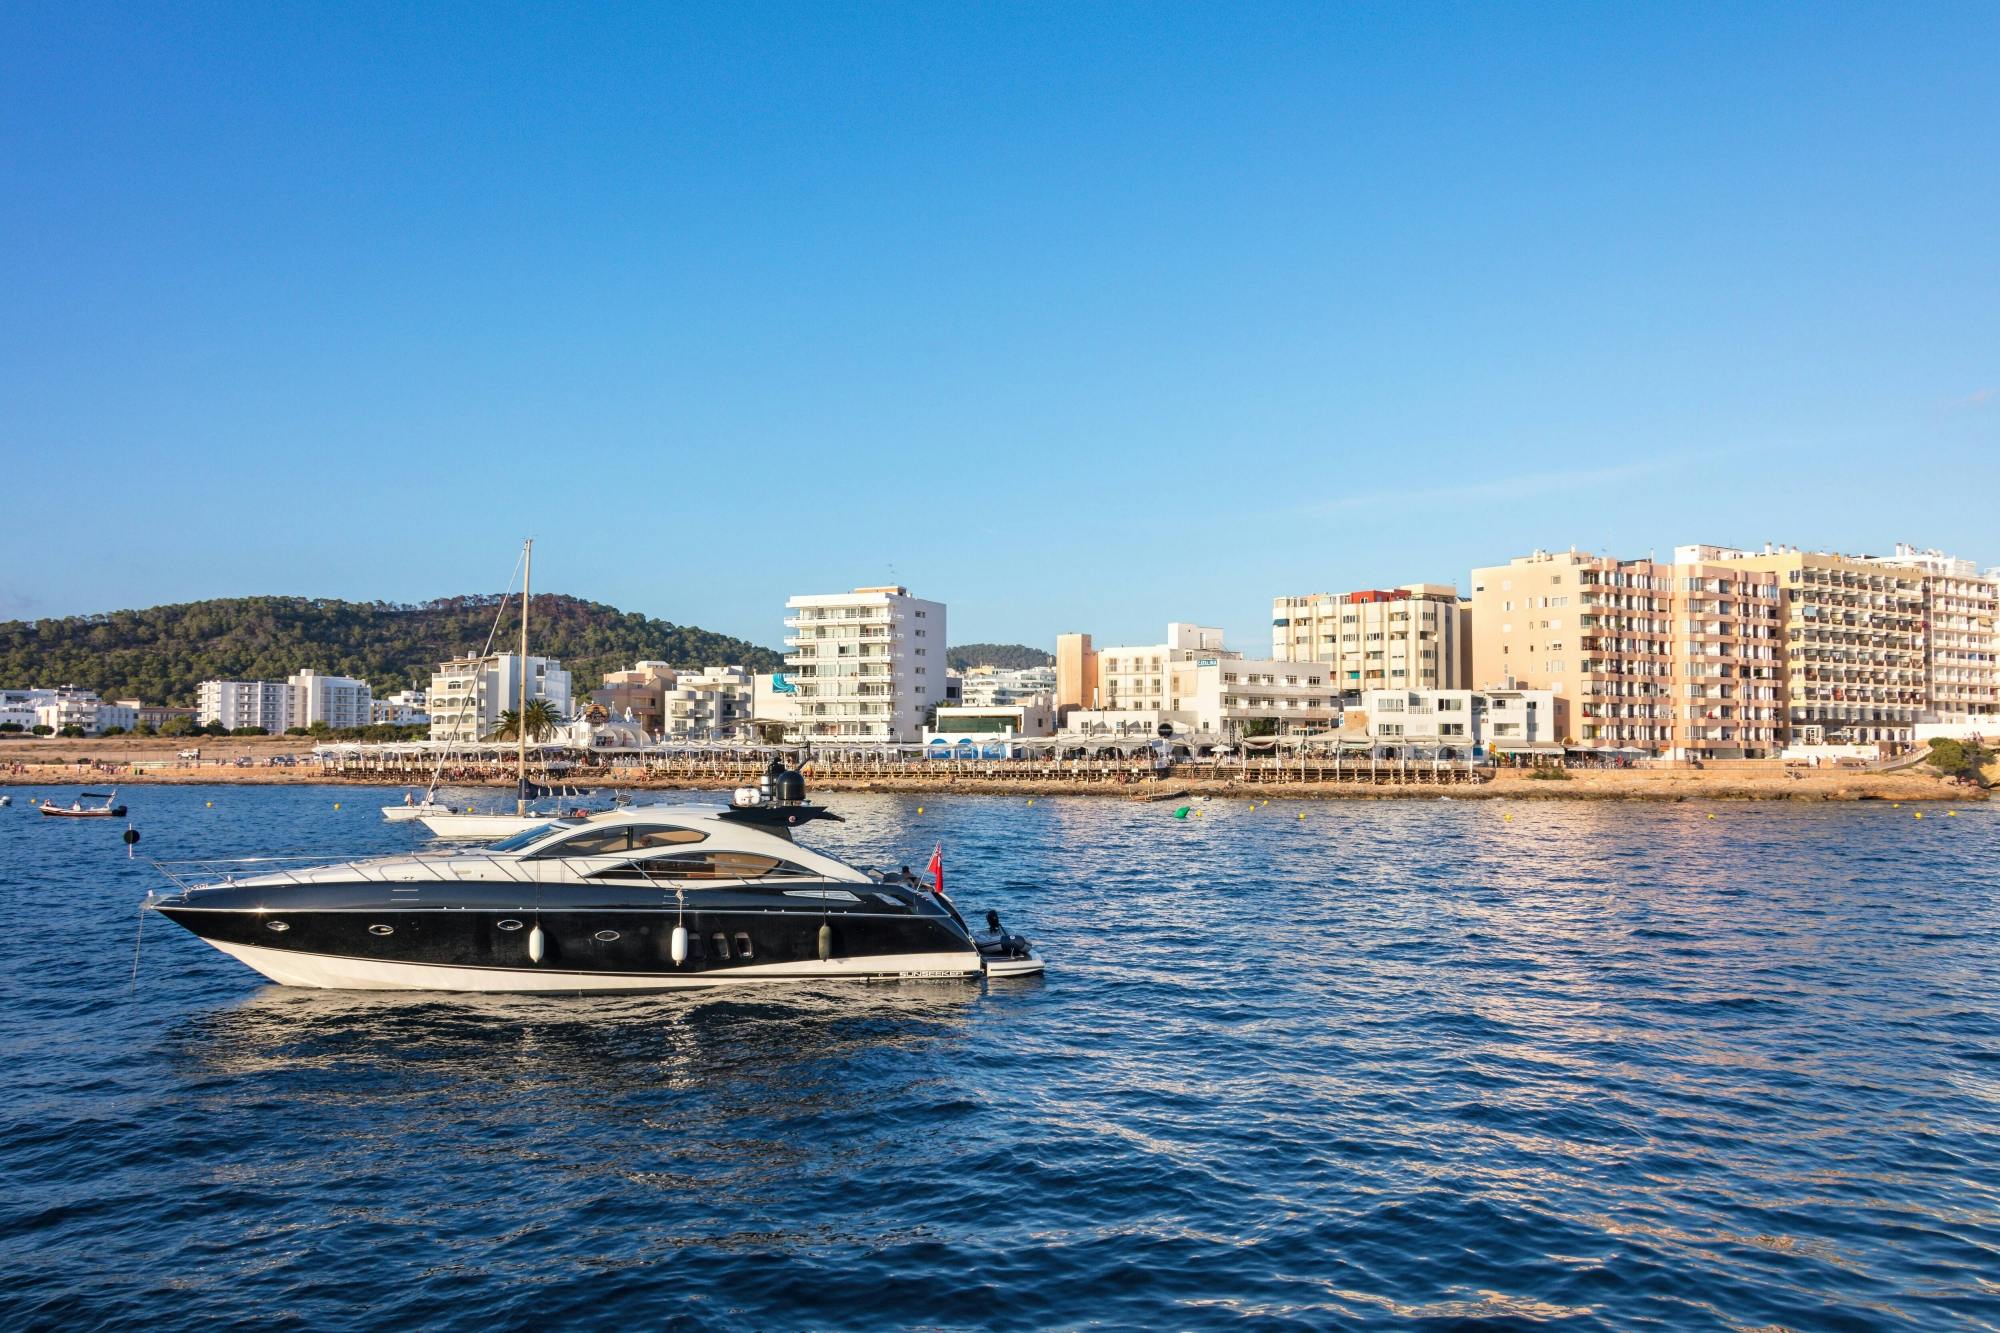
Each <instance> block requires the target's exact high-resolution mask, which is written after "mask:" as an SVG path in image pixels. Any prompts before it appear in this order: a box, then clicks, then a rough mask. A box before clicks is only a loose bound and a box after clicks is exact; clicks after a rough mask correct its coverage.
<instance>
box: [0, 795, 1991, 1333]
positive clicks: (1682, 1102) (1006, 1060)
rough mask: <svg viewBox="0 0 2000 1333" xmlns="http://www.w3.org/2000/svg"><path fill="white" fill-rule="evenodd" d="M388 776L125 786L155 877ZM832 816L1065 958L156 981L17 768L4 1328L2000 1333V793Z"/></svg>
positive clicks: (162, 972)
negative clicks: (341, 989) (730, 990)
mask: <svg viewBox="0 0 2000 1333" xmlns="http://www.w3.org/2000/svg"><path fill="white" fill-rule="evenodd" d="M387 795H390V794H388V793H376V792H366V791H362V790H358V789H354V788H342V789H333V788H310V787H309V788H291V789H284V788H263V789H259V788H228V787H221V788H131V789H128V790H127V791H126V793H125V797H126V799H127V800H128V801H129V803H130V805H131V806H132V816H133V819H134V821H135V823H136V824H137V825H138V826H139V827H140V829H141V830H142V831H143V835H144V842H143V844H142V846H143V848H144V849H145V850H147V851H149V852H151V853H153V854H154V855H157V856H161V857H163V858H165V857H171V856H200V855H216V856H221V855H240V854H247V853H251V852H257V851H272V850H278V849H286V848H315V849H323V850H342V851H345V850H350V849H351V850H353V851H354V852H356V853H361V852H372V851H381V850H390V849H394V848H399V847H403V846H407V845H410V844H412V843H414V842H417V841H419V840H420V838H421V834H420V832H419V831H416V830H411V829H408V828H405V827H391V826H388V825H386V824H384V823H383V822H382V821H381V820H380V819H379V817H378V816H377V814H376V807H377V806H378V805H379V804H380V803H381V801H382V800H383V799H384V798H385V796H387ZM336 801H337V802H339V803H340V804H341V806H342V807H343V808H341V809H339V810H336V809H335V808H334V803H335V802H336ZM211 802H212V804H210V803H211ZM832 804H833V805H834V806H835V808H836V809H839V810H841V811H842V812H844V813H845V814H847V815H848V817H849V820H850V822H849V823H847V824H845V825H841V826H826V825H823V826H819V827H818V828H816V829H815V830H814V831H813V833H814V837H813V838H812V839H811V840H812V841H815V842H817V843H818V844H820V845H824V846H827V847H829V848H830V849H832V850H835V851H837V852H839V853H841V854H843V855H846V856H848V857H849V858H850V859H853V860H856V861H858V862H861V863H863V864H868V863H875V864H887V865H893V864H897V863H902V862H908V863H911V864H918V865H920V864H922V862H923V861H924V859H925V858H926V857H927V856H928V855H929V852H930V848H931V846H932V844H933V843H934V842H937V841H942V842H943V843H944V845H945V853H946V859H947V867H948V872H949V876H950V880H951V884H952V887H953V890H954V896H956V897H957V898H958V900H959V902H960V903H961V904H962V905H964V906H966V907H968V908H971V909H974V910H978V909H983V908H986V907H988V906H992V907H997V908H999V909H1000V910H1001V911H1002V913H1003V914H1004V915H1005V917H1006V918H1007V921H1008V923H1009V924H1010V925H1011V926H1013V927H1015V928H1017V929H1020V930H1023V931H1025V932H1026V933H1028V934H1030V935H1032V936H1033V937H1034V938H1035V940H1036V942H1037V945H1038V947H1039V948H1040V949H1041V950H1042V951H1043V952H1044V953H1046V955H1047V956H1048V959H1049V964H1050V971H1049V974H1048V976H1047V977H1046V979H1045V980H1043V981H1040V982H1015V983H996V984H994V985H993V986H991V987H990V988H986V989H980V988H977V987H972V986H947V985H909V986H896V987H865V988H863V987H856V988H833V989H824V990H809V989H800V990H790V989H787V990H782V991H767V992H764V993H760V994H757V995H754V996H740V997H732V996H722V997H713V996H710V997H705V998H704V997H693V998H690V997H685V996H683V997H639V998H634V997H621V998H608V999H607V998H595V999H591V998H546V997H544V998H512V997H502V998H460V997H422V996H409V995H380V994H374V995H370V994H339V993H331V992H302V991H287V990H283V989H280V988H276V987H272V986H269V985H267V984H265V983H264V982H263V981H262V980H261V979H260V978H259V977H257V976H255V975H254V974H253V973H251V972H249V971H247V970H245V969H244V968H242V967H241V966H240V965H238V964H236V963H234V962H232V961H231V960H230V959H228V958H226V957H224V956H223V955H222V954H220V953H217V952H215V951H213V950H211V949H210V948H208V947H207V946H206V945H203V944H201V943H200V942H199V941H197V940H195V939H194V938H192V937H191V936H188V935H186V934H184V933H182V932H181V931H179V930H178V928H176V927H174V926H172V925H170V924H169V923H167V922H165V921H163V920H162V919H160V918H157V917H155V918H153V919H152V920H151V921H150V922H149V923H148V924H147V926H146V930H145V935H144V945H143V949H142V951H141V952H140V954H139V958H138V973H137V985H136V988H134V987H133V985H132V979H133V962H134V948H133V945H134V933H135V930H134V928H135V925H136V924H137V917H136V914H135V911H134V907H135V905H136V903H137V902H138V900H139V898H140V897H141V896H142V895H143V894H144V892H145V891H146V889H147V888H148V887H149V885H150V884H151V883H152V882H153V874H152V872H151V870H150V868H149V867H148V866H147V865H146V863H145V862H144V861H143V860H140V861H131V862H128V861H127V860H126V858H125V855H124V852H123V849H122V847H121V845H120V843H119V840H118V837H119V831H120V830H119V829H118V828H117V827H107V826H103V825H97V824H89V823H82V824H72V823H66V822H58V821H54V820H45V819H41V818H39V817H38V816H36V815H35V814H34V813H33V812H32V811H30V810H27V809H25V808H24V807H25V805H26V798H25V793H23V792H21V791H19V790H18V789H17V790H16V802H15V805H14V808H12V809H8V810H0V896H3V897H4V905H5V909H6V911H5V918H4V919H5V921H6V923H7V928H6V929H5V930H4V931H0V1071H4V1073H0V1327H6V1328H21V1327H31V1326H37V1325H43V1326H55V1325H60V1326H65V1327H77V1326H85V1325H119V1324H141V1323H143V1324H146V1325H148V1326H151V1327H176V1326H192V1325H197V1324H205V1323H208V1322H210V1321H213V1320H217V1319H224V1320H244V1321H250V1320H254V1321H256V1322H258V1323H260V1324H272V1325H289V1326H299V1327H313V1328H382V1327H403V1326H413V1325H424V1326H429V1327H437V1328H464V1329H481V1330H485V1329H498V1328H521V1327H528V1326H534V1325H541V1324H567V1325H582V1326H612V1325H618V1326H624V1327H652V1326H660V1325H678V1326H689V1327H695V1326H711V1325H716V1326H719V1325H732V1326H736V1327H785V1326H816V1327H857V1328H859V1327H879V1326H884V1325H925V1326H938V1325H945V1326H987V1327H1005V1328H1028V1327H1041V1326H1051V1325H1056V1326H1069V1325H1077V1324H1084V1323H1095V1324H1098V1325H1101V1326H1119V1327H1124V1326H1149V1327H1234V1326H1263V1325H1274V1326H1275V1325H1287V1324H1289V1325H1297V1326H1305V1327H1327V1326H1400V1325H1417V1326H1425V1325H1429V1326H1446V1325H1454V1324H1460V1323H1464V1322H1466V1321H1476V1320H1492V1321H1498V1322H1501V1323H1517V1324H1526V1323H1530V1322H1539V1323H1544V1324H1548V1325H1554V1326H1568V1327H1579V1328H1599V1327H1602V1328H1633V1327H1648V1326H1650V1327H1659V1328H1675V1329H1679V1328H1740V1329H1763V1328H1772V1327H1789V1328H1798V1329H1807V1328H1813V1329H1819V1328H1879V1327H1897V1326H1900V1327H1909V1328H1937V1327H1950V1326H1963V1327H1993V1326H1994V1325H1995V1324H1996V1323H2000V943H1996V938H1997V937H1996V930H2000V909H1996V906H1995V899H1996V895H2000V866H1997V865H1996V853H2000V820H1996V818H1995V817H1994V814H1993V813H1992V812H1991V811H1990V810H1988V809H1984V808H1980V807H1968V808H1965V809H1962V810H1961V811H1960V812H1959V813H1958V814H1957V815H1955V816H1953V815H1948V814H1946V813H1945V811H1944V810H1942V809H1938V810H1932V811H1927V812H1926V814H1925V817H1924V818H1922V819H1916V818H1914V817H1913V811H1911V810H1909V809H1896V808H1893V807H1889V806H1852V807H1824V808H1813V807H1796V808H1794V807H1786V806H1753V805H1712V806H1705V805H1701V804H1698V803H1689V804H1684V805H1665V806H1639V805H1608V804H1587V803H1581V802H1579V803H1573V804H1572V803H1558V804H1535V803H1484V802H1445V801H1427V802H1426V801H1409V802H1348V803H1332V804H1323V805H1322V804H1287V803H1283V802H1276V801H1274V802H1272V803H1270V804H1269V805H1267V806H1264V807H1262V808H1253V806H1252V805H1251V803H1250V802H1248V801H1238V802H1233V803H1222V802H1215V803H1211V804H1210V805H1209V806H1208V807H1207V808H1206V810H1205V812H1204V813H1203V814H1201V815H1199V816H1193V817H1190V818H1188V819H1187V820H1185V821H1177V820H1175V819H1174V818H1173V817H1172V812H1171V809H1170V808H1169V807H1164V806H1158V805H1137V804H1127V803H1123V802H1114V801H1109V800H1096V799H1069V800H1051V799H1043V800H1039V801H1036V802H1035V803H1034V804H1032V805H1030V804H1029V803H1028V802H1027V801H1025V800H1020V799H1004V798H976V797H931V798H925V799H923V800H921V801H919V800H917V799H903V798H900V797H887V796H839V797H834V798H832ZM920 805H921V806H922V813H919V806H920ZM1711 815H1712V816H1713V817H1712V818H1711ZM1301 816H1303V818H1301ZM822 830H824V831H823V832H822Z"/></svg>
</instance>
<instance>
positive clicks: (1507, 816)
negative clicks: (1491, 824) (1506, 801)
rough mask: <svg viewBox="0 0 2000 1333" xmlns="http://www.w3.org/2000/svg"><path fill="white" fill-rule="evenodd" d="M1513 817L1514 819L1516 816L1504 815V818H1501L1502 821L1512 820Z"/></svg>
mask: <svg viewBox="0 0 2000 1333" xmlns="http://www.w3.org/2000/svg"><path fill="white" fill-rule="evenodd" d="M1513 817H1514V816H1512V815H1502V816H1500V818H1502V819H1512V818H1513Z"/></svg>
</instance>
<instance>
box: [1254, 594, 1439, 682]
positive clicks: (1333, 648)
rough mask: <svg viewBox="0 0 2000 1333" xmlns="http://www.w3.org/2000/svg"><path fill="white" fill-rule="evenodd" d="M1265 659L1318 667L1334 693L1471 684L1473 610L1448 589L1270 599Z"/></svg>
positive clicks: (1311, 595)
mask: <svg viewBox="0 0 2000 1333" xmlns="http://www.w3.org/2000/svg"><path fill="white" fill-rule="evenodd" d="M1271 656H1272V658H1273V659H1275V660H1277V661H1280V662H1323V663H1325V664H1326V665H1327V667H1328V668H1329V669H1330V672H1331V675H1332V684H1333V688H1334V690H1335V692H1336V693H1338V694H1342V695H1358V694H1361V693H1362V692H1363V691H1366V690H1405V689H1407V690H1463V689H1470V688H1471V687H1472V684H1473V682H1472V611H1471V608H1470V606H1469V605H1468V604H1467V603H1465V602H1462V601H1460V600H1459V596H1458V590H1457V589H1456V588H1454V587H1452V586H1451V585H1450V584H1438V583H1409V584H1405V585H1403V586H1402V587H1400V588H1390V589H1387V590H1369V591H1363V592H1343V593H1327V592H1320V593H1312V594H1310V595H1308V596H1304V597H1279V598H1275V599H1273V600H1272V602H1271Z"/></svg>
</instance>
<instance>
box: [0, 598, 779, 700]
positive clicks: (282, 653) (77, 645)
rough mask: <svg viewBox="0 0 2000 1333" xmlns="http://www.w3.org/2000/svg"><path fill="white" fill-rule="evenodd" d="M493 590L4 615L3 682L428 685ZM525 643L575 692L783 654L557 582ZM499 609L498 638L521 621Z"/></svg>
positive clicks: (476, 643) (103, 686)
mask: <svg viewBox="0 0 2000 1333" xmlns="http://www.w3.org/2000/svg"><path fill="white" fill-rule="evenodd" d="M500 601H501V599H500V597H499V596H497V595H492V596H471V597H447V598H442V599H440V600H438V601H434V602H424V603H422V604H421V605H417V606H398V605H392V604H390V603H387V602H342V601H334V600H330V599H324V598H315V597H232V598H223V599H218V600H215V601H207V602H183V603H180V604H178V605H175V606H155V607H151V608H149V609H147V610H144V611H113V612H110V613H109V614H106V615H94V616H69V617H66V618H63V619H53V620H10V621H5V622H0V687H8V688H29V687H35V686H53V685H82V686H85V687H87V688H90V689H94V690H96V691H97V692H98V693H100V694H102V695H103V696H104V697H105V698H107V699H113V698H120V699H123V698H138V699H142V700H144V701H146V702H147V703H168V704H182V705H185V704H192V703H193V702H194V701H195V687H196V685H197V684H198V683H199V682H201V681H204V680H210V679H215V678H221V679H224V680H283V679H284V678H285V677H286V676H288V675H290V674H291V673H292V672H294V671H298V670H300V669H302V668H305V667H312V668H315V669H317V670H319V671H323V672H326V673H328V674H332V675H342V676H354V677H357V678H359V679H361V680H365V681H367V682H368V683H369V684H370V685H373V686H374V687H375V691H376V693H378V694H383V693H393V692H395V691H396V690H400V689H404V688H407V687H411V686H417V687H428V686H429V684H430V677H431V669H432V668H433V667H434V666H436V665H437V664H438V663H439V662H442V661H444V660H445V659H446V658H448V657H452V656H455V655H458V654H463V653H472V652H478V651H479V650H480V648H482V647H483V646H485V643H486V636H487V633H488V631H489V630H491V629H492V627H493V620H494V615H495V612H496V611H497V610H499V607H500ZM533 611H534V619H533V621H532V624H531V630H532V633H533V638H532V640H531V641H530V643H529V645H528V648H529V651H530V652H532V653H534V654H536V655H537V656H546V657H555V658H559V659H561V661H562V664H563V666H564V667H565V668H567V669H568V670H569V671H570V673H571V675H572V678H573V680H574V682H575V684H576V687H577V688H578V689H579V690H580V691H587V690H589V689H590V688H592V687H593V686H595V685H596V684H597V683H598V682H599V680H600V679H601V678H602V674H603V673H604V672H606V671H611V670H616V669H618V668H619V667H625V666H630V665H631V664H632V663H633V662H636V661H640V660H652V661H660V662H670V663H672V664H673V665H675V666H691V667H699V666H719V665H722V664H724V663H735V664H737V665H740V666H743V667H747V668H749V669H751V670H753V671H772V670H776V669H778V668H779V667H780V666H781V665H782V659H781V658H780V656H779V654H777V653H775V652H773V651H772V650H770V649H768V648H760V647H758V646H757V645H755V644H752V643H748V642H746V641H744V640H742V639H733V638H730V637H729V636H727V635H724V634H713V633H710V632H709V631H708V630H705V629H697V628H695V627H694V626H691V625H675V624H671V623H669V622H667V621H664V620H653V619H650V618H648V617H646V616H643V615H639V614H638V613H636V612H627V611H620V610H618V609H617V608H616V607H611V606H605V605H603V604H601V603H598V602H586V601H583V600H582V599H580V598H576V597H565V596H562V595H560V594H546V595H539V596H537V597H536V598H535V599H534V607H533ZM520 624H521V622H520V611H519V609H518V607H509V608H507V610H506V611H505V613H504V614H503V615H502V618H501V639H500V642H499V644H498V645H496V646H497V647H499V648H500V649H502V650H503V651H504V650H505V649H506V648H507V647H508V646H510V644H511V642H512V640H511V639H510V638H509V637H508V636H509V635H510V634H512V635H518V634H519V632H520Z"/></svg>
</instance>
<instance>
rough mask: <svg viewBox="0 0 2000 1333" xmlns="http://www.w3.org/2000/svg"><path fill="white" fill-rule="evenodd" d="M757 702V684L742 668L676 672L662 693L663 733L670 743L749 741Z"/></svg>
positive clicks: (709, 668)
mask: <svg viewBox="0 0 2000 1333" xmlns="http://www.w3.org/2000/svg"><path fill="white" fill-rule="evenodd" d="M756 700H757V682H756V680H755V678H754V677H752V676H751V674H750V673H749V672H748V671H745V670H744V669H743V668H742V667H740V666H719V667H704V668H703V669H702V670H701V671H699V672H688V671H680V672H676V673H675V674H674V679H673V683H672V684H670V685H668V686H666V687H665V688H664V689H663V690H662V691H661V694H660V705H661V711H662V713H663V714H664V717H665V724H664V726H663V729H662V732H661V734H662V736H664V737H665V738H666V739H668V740H691V741H734V740H749V739H751V728H750V724H751V721H752V719H753V717H754V714H755V711H756Z"/></svg>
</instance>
